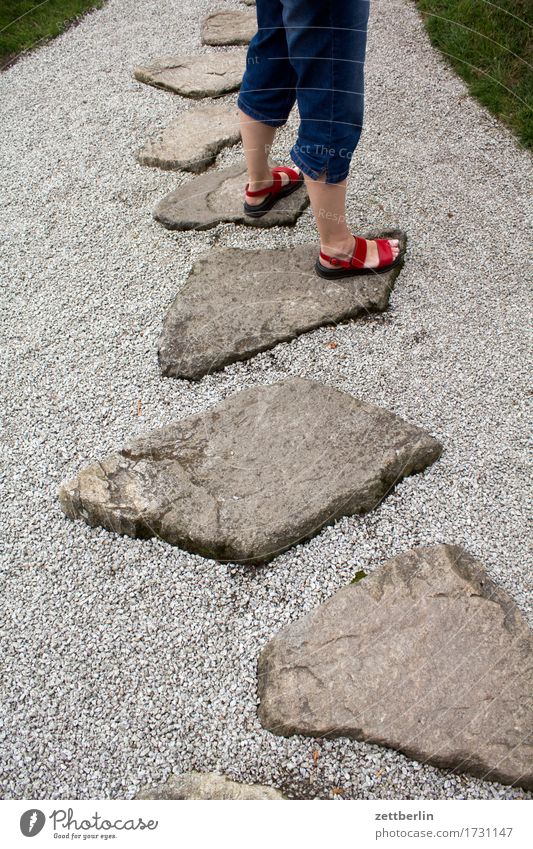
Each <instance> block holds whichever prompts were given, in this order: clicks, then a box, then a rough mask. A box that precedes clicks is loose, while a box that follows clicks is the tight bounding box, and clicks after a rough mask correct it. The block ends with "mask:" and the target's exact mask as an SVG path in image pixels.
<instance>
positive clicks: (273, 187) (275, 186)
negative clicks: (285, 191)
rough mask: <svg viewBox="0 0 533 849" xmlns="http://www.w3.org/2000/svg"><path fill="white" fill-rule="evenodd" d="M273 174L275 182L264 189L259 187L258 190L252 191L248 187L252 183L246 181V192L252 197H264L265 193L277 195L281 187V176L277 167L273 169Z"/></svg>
mask: <svg viewBox="0 0 533 849" xmlns="http://www.w3.org/2000/svg"><path fill="white" fill-rule="evenodd" d="M272 174H273V179H274V182H273V183H272V185H271V186H266V188H264V189H257V191H255V192H251V191H250V189H249V188H248V186H249V185H250V184H249V183H246V188H245V190H244V191H245V192H246V194H247V195H249V196H250V197H251V198H260V197H264V195H277V194H278V192H279V191H280V189H281V177H280V175H279V174H277V173H276V169H274V171H272Z"/></svg>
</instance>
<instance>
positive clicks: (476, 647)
mask: <svg viewBox="0 0 533 849" xmlns="http://www.w3.org/2000/svg"><path fill="white" fill-rule="evenodd" d="M532 673H533V635H532V633H531V631H530V630H529V628H528V627H527V625H526V623H525V621H524V619H523V618H522V616H521V614H520V612H519V610H518V608H517V607H516V605H515V603H514V602H513V601H512V599H511V598H510V597H509V596H508V595H507V594H506V593H505V592H503V590H501V589H500V588H498V587H497V586H496V585H495V584H494V583H493V582H492V581H491V580H490V579H489V578H488V576H487V574H486V573H485V571H484V569H483V567H482V566H481V565H480V564H479V563H478V562H476V561H475V560H474V558H473V557H471V556H470V555H469V554H467V553H466V552H465V551H464V550H463V549H462V548H460V547H459V546H450V545H438V546H434V547H430V548H419V549H415V550H414V551H410V552H407V553H406V554H402V555H400V556H399V557H396V558H394V559H393V560H389V561H388V562H387V563H386V564H385V565H384V566H382V567H380V568H378V569H377V570H376V571H375V572H372V573H371V574H370V575H368V576H367V577H364V578H363V579H362V580H361V581H358V582H357V583H353V584H350V585H348V586H347V587H344V588H343V589H342V590H340V591H339V592H338V593H336V594H335V595H334V596H332V598H330V599H329V600H328V601H326V602H325V603H324V604H322V605H320V607H318V608H317V609H316V610H314V611H312V612H311V613H309V614H308V615H307V616H305V617H303V618H302V619H300V620H298V621H297V622H294V623H292V624H291V625H288V626H287V627H286V628H284V629H282V630H281V631H280V632H279V633H278V634H277V636H276V637H274V639H273V640H271V642H269V643H268V644H267V646H266V647H265V649H264V650H263V652H262V653H261V656H260V660H259V668H258V676H259V678H258V680H259V697H260V707H259V716H260V719H261V722H262V724H263V725H264V726H265V728H268V729H270V730H271V731H273V732H274V733H275V734H280V735H289V734H307V735H311V736H313V737H314V736H320V737H330V736H350V737H355V738H356V739H357V740H365V741H366V742H369V743H378V744H380V745H383V746H389V747H391V748H394V749H398V750H400V751H401V752H404V753H405V754H406V755H408V756H409V757H412V758H415V759H417V760H419V761H423V762H429V763H431V764H434V765H435V766H438V767H444V768H450V769H453V770H456V771H458V772H471V773H473V774H474V775H477V776H481V777H482V778H486V779H490V780H492V781H500V782H502V783H504V784H518V785H521V786H523V787H526V788H530V789H531V788H532V787H533V757H532V755H533V748H532V743H533V740H532V730H533V680H532Z"/></svg>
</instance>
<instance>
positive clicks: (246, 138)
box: [239, 110, 289, 205]
mask: <svg viewBox="0 0 533 849" xmlns="http://www.w3.org/2000/svg"><path fill="white" fill-rule="evenodd" d="M239 118H240V128H241V138H242V146H243V149H244V156H245V159H246V167H247V169H248V188H249V189H250V191H253V192H255V191H258V190H259V189H264V188H266V187H267V186H270V185H272V171H271V170H270V164H269V161H268V157H269V153H270V149H271V147H272V142H273V141H274V136H275V134H276V128H275V127H270V126H269V125H268V124H263V123H262V122H261V121H255V120H254V119H253V118H250V116H249V115H246V113H245V112H242V110H239ZM283 176H285V175H283ZM288 179H289V178H288V177H287V180H288ZM245 197H246V201H247V203H249V204H251V205H255V204H259V203H261V202H262V201H263V200H264V198H261V197H258V198H255V197H251V196H250V195H248V194H246V196H245Z"/></svg>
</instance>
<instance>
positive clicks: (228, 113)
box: [137, 102, 241, 173]
mask: <svg viewBox="0 0 533 849" xmlns="http://www.w3.org/2000/svg"><path fill="white" fill-rule="evenodd" d="M240 137H241V134H240V131H239V116H238V112H237V109H236V108H235V107H233V106H228V105H227V104H225V103H216V102H215V103H209V104H207V105H202V106H197V107H195V108H194V109H189V110H188V111H187V112H185V114H184V115H183V116H180V117H179V118H176V119H175V120H174V121H173V122H172V123H171V124H170V125H169V126H168V127H167V128H166V129H165V130H163V133H162V135H161V137H160V138H159V139H157V140H156V141H151V142H148V143H147V144H146V145H145V146H144V147H143V149H142V150H141V151H140V152H139V154H138V157H137V158H138V160H139V162H140V163H141V165H150V166H152V167H157V168H163V169H165V170H167V171H176V170H178V169H182V170H183V171H193V172H195V173H200V172H201V171H205V170H206V168H208V167H209V165H212V163H213V162H214V161H215V159H216V157H217V154H218V153H220V151H221V150H222V149H223V148H224V147H228V146H229V145H233V144H237V142H238V141H239V139H240Z"/></svg>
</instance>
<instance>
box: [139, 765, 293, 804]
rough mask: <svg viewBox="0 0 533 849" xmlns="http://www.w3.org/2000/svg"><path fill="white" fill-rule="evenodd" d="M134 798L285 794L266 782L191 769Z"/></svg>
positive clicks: (274, 798) (238, 798) (262, 797)
mask: <svg viewBox="0 0 533 849" xmlns="http://www.w3.org/2000/svg"><path fill="white" fill-rule="evenodd" d="M135 798H136V799H221V800H226V801H229V800H236V801H243V800H262V801H264V800H271V801H280V800H283V799H285V796H283V795H282V794H281V793H280V792H279V790H274V788H272V787H267V786H266V785H265V784H241V783H239V782H237V781H231V780H230V779H229V778H226V777H225V776H224V775H217V774H216V773H214V772H188V773H185V774H184V775H180V776H176V775H172V776H171V777H170V778H169V779H168V781H166V782H165V783H164V784H159V785H158V786H157V787H152V788H148V789H145V790H141V791H140V792H139V793H138V794H137V796H136V797H135Z"/></svg>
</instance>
